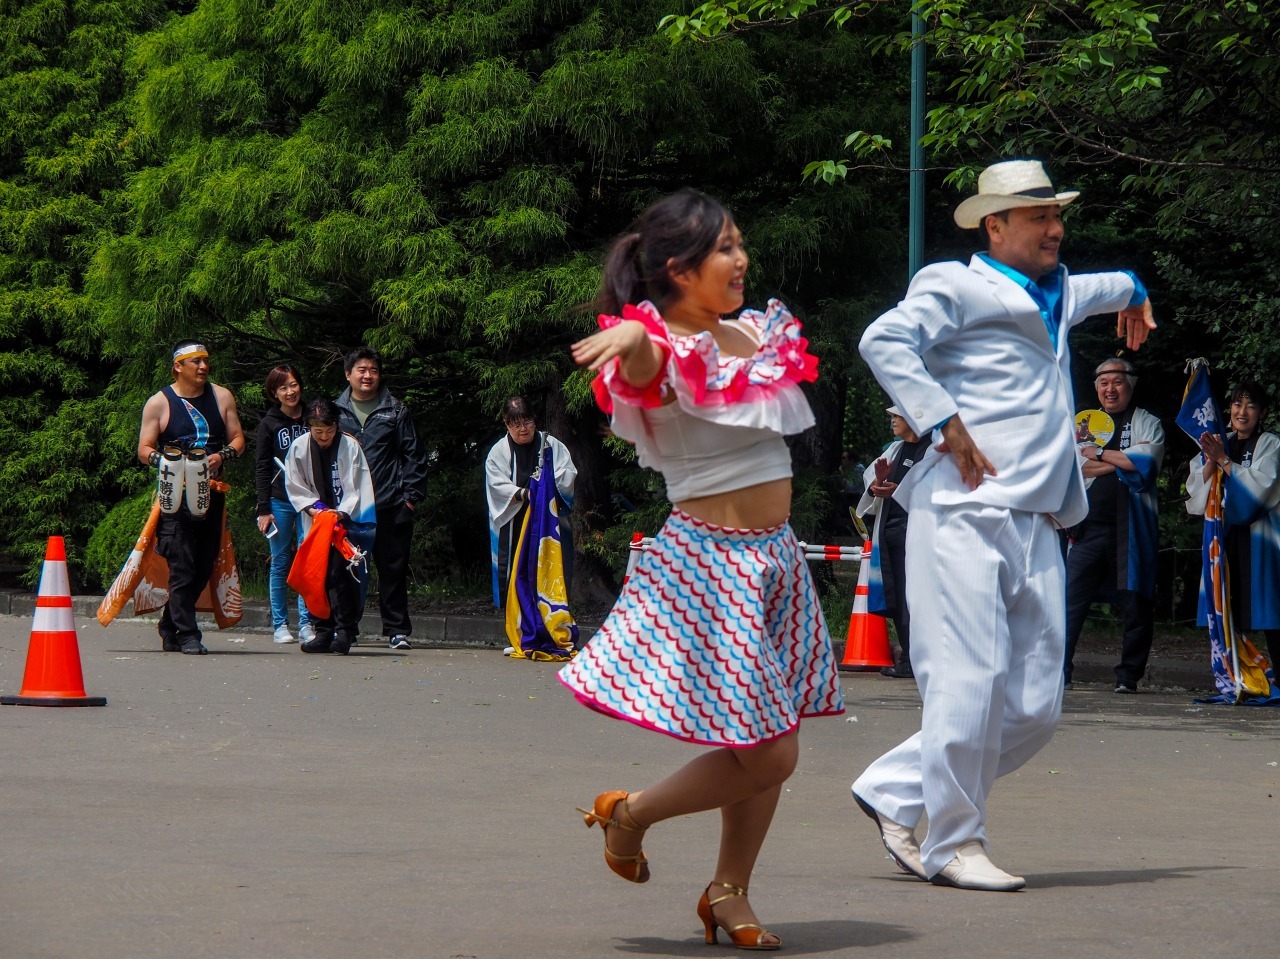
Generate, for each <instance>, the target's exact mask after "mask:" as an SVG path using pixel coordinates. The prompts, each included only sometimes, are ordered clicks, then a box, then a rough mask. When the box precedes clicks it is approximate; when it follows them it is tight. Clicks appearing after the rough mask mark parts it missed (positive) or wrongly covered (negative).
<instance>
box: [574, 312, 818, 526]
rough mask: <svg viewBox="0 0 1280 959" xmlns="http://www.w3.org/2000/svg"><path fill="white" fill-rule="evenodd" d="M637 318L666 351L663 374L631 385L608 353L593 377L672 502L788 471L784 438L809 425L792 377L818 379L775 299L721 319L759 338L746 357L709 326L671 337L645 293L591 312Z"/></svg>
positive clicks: (796, 328)
mask: <svg viewBox="0 0 1280 959" xmlns="http://www.w3.org/2000/svg"><path fill="white" fill-rule="evenodd" d="M623 320H636V321H638V322H640V323H643V324H644V325H645V327H646V328H647V329H648V331H649V338H650V339H651V340H652V341H653V342H654V343H656V344H657V345H658V347H659V349H661V350H662V352H663V353H664V355H665V356H666V364H665V366H664V369H663V371H662V373H660V374H659V375H658V377H657V378H656V379H655V380H654V381H653V382H652V383H650V384H649V385H648V386H645V387H642V388H637V387H635V386H632V385H631V384H629V383H627V382H626V381H624V380H623V379H622V376H621V375H620V374H619V372H618V366H619V360H618V359H616V358H615V359H613V360H611V361H610V362H609V363H608V364H606V365H605V367H604V368H603V369H602V370H601V371H600V375H599V376H597V377H596V378H595V380H594V381H593V382H592V388H593V390H594V391H595V395H596V402H597V403H598V404H599V405H600V408H601V409H602V410H604V411H605V412H606V413H608V414H609V415H610V418H611V421H612V427H613V432H614V433H616V434H617V435H618V436H621V437H622V438H623V439H625V440H630V441H631V442H632V443H635V445H636V453H637V454H638V456H639V459H640V465H642V466H648V467H650V468H652V469H655V470H657V471H658V472H660V473H661V474H662V476H663V478H664V479H665V480H666V483H667V498H668V499H669V500H671V501H672V502H673V503H679V502H681V501H683V500H688V499H693V498H696V497H699V496H711V495H713V494H715V493H727V492H730V491H732V490H735V489H742V488H744V487H747V486H754V485H756V484H757V483H766V482H769V481H771V480H777V479H785V478H787V477H790V476H791V451H790V450H789V449H788V448H787V444H786V442H785V441H784V440H783V437H784V436H791V435H793V434H795V433H802V432H804V431H805V430H807V429H808V428H809V427H810V426H812V425H813V412H812V411H811V410H810V409H809V401H808V400H806V399H805V396H804V393H802V392H801V390H800V386H799V384H800V383H801V382H803V381H809V382H812V381H813V380H816V379H817V378H818V359H817V357H815V356H813V355H812V354H810V353H809V352H808V346H809V342H808V340H806V339H805V338H804V336H803V335H802V334H801V328H800V322H799V321H798V320H797V319H796V318H795V317H793V316H792V315H791V313H790V312H789V311H788V310H787V308H786V307H785V306H783V305H782V303H781V302H779V301H778V300H770V301H769V304H768V306H767V307H766V308H765V310H764V312H761V311H759V310H744V311H743V312H742V313H741V314H740V315H739V317H738V319H736V320H724V321H722V322H723V323H725V324H726V325H729V326H733V327H734V328H736V329H738V330H740V331H741V332H742V333H744V334H745V335H746V336H748V337H749V338H750V339H751V340H753V341H754V342H755V343H757V344H758V346H757V348H756V351H755V353H753V354H752V355H751V356H729V355H725V354H722V353H721V352H720V350H719V347H718V346H717V345H716V341H715V337H714V336H712V335H711V333H710V332H708V331H703V332H701V333H696V334H694V335H693V336H679V335H677V334H675V333H672V332H671V331H670V330H668V329H667V325H666V323H665V322H664V321H663V319H662V317H661V316H660V315H659V313H658V310H657V308H656V307H655V306H654V305H653V304H652V303H650V302H648V301H645V302H644V303H641V304H640V305H639V306H631V305H627V306H625V307H623V310H622V316H621V317H617V316H605V315H601V316H600V317H599V324H600V328H601V329H608V328H609V327H611V326H616V325H617V324H618V323H621V322H622V321H623Z"/></svg>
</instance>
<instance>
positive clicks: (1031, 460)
mask: <svg viewBox="0 0 1280 959" xmlns="http://www.w3.org/2000/svg"><path fill="white" fill-rule="evenodd" d="M1133 290H1134V286H1133V280H1132V278H1131V277H1129V276H1128V275H1127V274H1125V273H1090V274H1083V275H1081V276H1069V275H1067V272H1066V270H1065V268H1064V269H1063V280H1062V304H1061V306H1062V309H1061V321H1060V326H1059V330H1058V346H1057V349H1056V350H1055V349H1054V347H1053V345H1052V344H1051V343H1050V340H1049V333H1048V330H1046V329H1045V325H1044V320H1042V319H1041V318H1040V310H1039V308H1038V307H1037V306H1036V303H1035V301H1034V300H1033V299H1032V298H1031V294H1029V293H1028V292H1027V291H1026V290H1024V289H1023V288H1022V287H1020V286H1019V285H1018V284H1017V283H1016V282H1014V281H1013V280H1012V279H1010V278H1009V277H1008V276H1006V275H1005V274H1003V273H1001V272H1000V271H999V270H996V269H994V268H992V267H991V266H989V265H988V264H987V263H986V262H984V261H983V260H982V258H981V257H979V256H976V255H975V256H974V257H973V259H972V260H970V261H969V265H968V266H965V265H964V264H963V263H959V262H954V261H952V262H946V263H934V264H932V265H930V266H927V267H925V268H924V269H922V270H921V271H920V272H919V273H917V274H916V275H915V278H914V279H913V280H912V281H911V285H910V287H909V288H908V289H907V296H906V299H904V300H903V301H902V302H901V303H899V304H898V305H897V306H896V307H894V308H893V309H892V310H890V311H889V312H887V313H885V314H884V315H883V316H881V317H880V318H879V319H877V320H876V321H875V322H873V323H872V324H871V325H870V326H869V327H867V330H866V332H865V333H864V334H863V336H862V342H861V344H860V347H859V348H860V350H861V352H862V356H863V359H865V360H866V361H867V363H868V365H869V366H870V367H871V370H872V372H873V373H874V374H875V377H876V379H877V380H878V381H879V383H880V385H881V386H882V387H884V390H885V392H886V393H888V394H889V396H890V397H892V399H893V402H894V403H895V404H896V405H897V406H898V408H899V409H901V410H902V411H903V413H904V415H905V418H906V420H907V422H908V423H910V424H911V428H912V429H913V430H915V431H916V432H917V433H918V434H920V435H921V436H923V435H925V434H926V433H928V431H929V430H931V429H933V427H935V426H936V425H938V424H939V423H941V422H942V421H943V420H945V419H946V418H947V417H949V416H952V415H954V414H956V413H959V414H960V419H961V421H962V422H963V423H964V425H965V427H966V428H967V429H968V430H969V433H970V435H971V436H972V437H973V440H974V442H975V443H977V445H978V448H979V449H980V450H982V452H983V453H984V454H986V457H987V459H989V460H990V461H991V462H992V463H993V464H994V465H995V468H996V474H997V475H995V476H987V477H985V478H984V479H983V481H982V483H981V484H980V485H979V486H978V488H977V489H976V490H972V491H970V490H969V488H968V487H967V486H966V485H965V484H964V482H963V481H962V480H961V478H960V470H959V469H958V468H957V467H956V465H955V460H954V458H953V457H951V456H950V455H946V454H940V453H939V452H938V451H937V449H936V448H933V447H931V448H930V450H929V452H928V453H927V454H926V455H925V457H924V459H923V460H921V462H920V463H918V464H917V465H916V466H915V467H914V468H913V469H912V470H911V472H910V473H908V474H907V475H906V477H905V478H904V479H903V482H902V483H901V484H899V486H898V490H897V492H896V493H895V494H894V498H895V499H897V500H898V501H899V502H900V503H902V505H903V506H904V507H906V509H907V510H908V511H910V510H912V509H915V508H918V506H919V505H920V504H912V502H911V497H912V493H913V491H914V490H916V489H917V488H921V489H927V490H928V491H929V493H928V497H929V498H928V501H929V502H932V503H936V504H939V505H954V504H959V503H981V504H984V505H990V506H1003V507H1007V508H1009V509H1019V510H1027V511H1029V512H1035V513H1048V514H1050V515H1051V516H1053V518H1054V519H1055V520H1056V521H1057V522H1058V523H1060V524H1061V525H1064V526H1072V525H1074V524H1076V523H1079V522H1080V521H1081V520H1083V519H1084V518H1085V516H1086V515H1087V513H1088V501H1087V500H1086V498H1085V491H1084V478H1083V476H1082V474H1081V472H1080V462H1079V457H1078V455H1077V453H1076V443H1075V428H1074V416H1073V414H1072V410H1073V407H1074V404H1073V403H1072V395H1071V369H1070V366H1071V358H1070V353H1069V351H1068V349H1067V332H1068V330H1070V329H1071V327H1073V326H1075V325H1076V324H1077V323H1079V322H1080V321H1081V320H1083V319H1085V318H1086V317H1089V316H1092V315H1094V314H1097V313H1107V312H1115V311H1119V310H1122V309H1124V308H1125V307H1126V306H1128V305H1129V300H1130V299H1132V297H1133ZM939 439H940V435H935V436H934V440H935V446H936V442H937V441H938V440H939ZM926 478H927V479H928V482H925V480H926Z"/></svg>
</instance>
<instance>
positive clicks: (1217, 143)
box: [662, 0, 1280, 385]
mask: <svg viewBox="0 0 1280 959" xmlns="http://www.w3.org/2000/svg"><path fill="white" fill-rule="evenodd" d="M873 8H876V9H878V10H879V12H880V13H881V14H882V15H884V14H887V12H888V9H889V8H893V9H894V10H895V11H896V12H897V15H898V18H899V23H900V25H902V26H904V25H905V19H906V15H907V12H908V11H909V10H912V9H914V10H915V11H916V12H917V13H918V14H919V15H920V16H921V17H922V18H923V21H924V24H925V27H926V30H925V33H924V36H923V42H924V43H925V45H926V47H927V49H928V55H929V59H930V77H929V90H928V95H929V100H930V104H931V109H930V110H929V113H928V130H927V133H926V134H925V136H924V138H923V143H924V145H925V147H926V149H927V150H928V151H929V153H930V154H931V155H932V157H933V162H934V163H935V164H937V165H938V166H942V167H944V168H946V169H948V170H949V171H950V173H949V175H948V177H947V178H946V184H947V185H950V186H955V187H960V188H966V189H967V188H970V187H971V186H972V183H973V179H974V177H975V175H976V173H977V171H978V170H979V169H980V168H981V167H982V166H984V165H986V164H987V163H989V162H991V161H992V160H993V159H996V158H1000V157H1008V156H1041V157H1047V158H1051V159H1054V160H1055V161H1056V166H1057V167H1058V169H1059V170H1060V171H1070V174H1071V179H1072V182H1073V183H1084V184H1085V185H1086V186H1087V187H1088V188H1089V189H1090V201H1089V202H1090V203H1093V202H1095V198H1102V199H1103V200H1104V202H1105V203H1106V204H1107V207H1106V209H1108V212H1109V213H1110V215H1111V217H1112V218H1113V220H1114V222H1115V223H1116V224H1117V225H1118V226H1119V228H1120V229H1121V230H1122V231H1124V232H1125V233H1127V234H1128V236H1129V238H1130V240H1131V242H1132V241H1133V239H1134V238H1135V235H1136V236H1137V237H1138V238H1140V239H1141V241H1142V242H1143V244H1144V246H1145V248H1146V252H1147V255H1149V256H1150V257H1151V258H1152V261H1153V262H1154V263H1157V264H1158V265H1159V268H1160V280H1161V281H1162V285H1163V284H1167V292H1168V293H1169V294H1171V296H1169V297H1168V303H1169V306H1172V307H1174V309H1175V310H1176V312H1175V315H1174V320H1175V322H1177V323H1178V324H1180V325H1184V326H1185V327H1187V332H1188V336H1187V337H1186V338H1185V339H1182V340H1180V341H1179V342H1180V343H1181V344H1182V345H1183V348H1184V355H1197V354H1210V355H1212V356H1213V357H1214V358H1215V359H1217V360H1221V361H1222V362H1223V363H1225V365H1226V367H1227V368H1228V370H1230V371H1231V372H1232V373H1233V374H1241V375H1242V374H1245V373H1248V374H1252V375H1260V376H1261V377H1262V378H1263V379H1264V380H1266V379H1270V381H1271V383H1272V384H1273V385H1274V384H1280V379H1276V378H1273V377H1274V374H1272V373H1271V371H1272V370H1274V369H1276V368H1277V366H1280V363H1278V362H1277V361H1278V360H1280V352H1278V351H1277V347H1276V346H1275V344H1274V338H1272V337H1270V336H1269V328H1270V321H1271V320H1272V318H1273V317H1274V316H1275V315H1276V313H1277V303H1276V300H1275V298H1274V297H1273V296H1271V294H1270V291H1271V290H1273V289H1274V288H1275V282H1274V281H1275V279H1276V270H1275V266H1274V264H1275V261H1276V253H1277V245H1278V242H1280V241H1277V240H1276V238H1275V233H1274V230H1272V229H1270V224H1272V223H1273V222H1274V221H1275V219H1276V216H1277V213H1280V209H1278V208H1277V204H1278V203H1280V200H1278V199H1277V197H1278V196H1280V193H1278V192H1277V189H1276V188H1277V186H1278V185H1280V162H1278V161H1277V157H1280V128H1277V126H1276V124H1275V123H1274V122H1272V117H1273V116H1274V114H1275V111H1276V108H1277V106H1278V105H1280V104H1278V103H1277V97H1278V96H1280V93H1277V91H1280V59H1278V58H1277V55H1276V54H1277V50H1278V48H1280V19H1278V18H1277V16H1276V14H1277V12H1280V11H1277V8H1276V5H1275V4H1273V3H1259V2H1256V0H1210V2H1197V3H1188V2H1185V0H1168V2H1151V0H1072V2H1063V3H1052V4H1025V3H1020V2H1000V3H976V2H973V0H920V2H918V3H915V4H914V5H911V4H910V3H908V2H906V0H903V2H896V3H895V2H891V0H886V2H884V3H858V4H830V3H828V4H821V3H817V2H814V0H739V2H728V3H724V2H710V3H704V4H699V5H698V6H696V7H695V8H694V9H693V10H692V12H690V13H689V14H685V15H675V14H671V15H669V16H668V17H666V18H665V19H664V20H663V21H662V29H663V31H664V32H665V33H666V35H667V36H668V37H669V38H671V39H673V40H677V41H678V40H681V39H686V38H692V39H704V40H705V39H715V38H719V37H723V36H725V35H727V34H732V33H735V32H741V31H744V30H749V29H750V28H752V27H760V26H765V25H778V24H786V23H791V24H794V23H797V22H800V21H803V20H805V19H806V18H821V19H823V20H825V22H827V23H831V24H835V25H837V26H844V27H846V28H849V29H853V28H855V27H856V28H858V29H865V27H866V25H867V24H869V23H872V22H873V21H872V20H865V21H864V18H865V17H866V14H867V12H868V11H869V10H871V9H873ZM916 42H918V40H917V38H913V37H912V36H911V34H910V33H909V32H908V31H906V30H904V29H902V28H901V26H900V27H899V29H898V31H897V32H896V34H894V35H892V36H890V35H885V36H884V37H883V38H882V43H883V48H884V49H886V50H889V51H897V52H898V53H901V54H905V53H906V52H907V51H909V50H910V48H911V47H912V45H913V44H914V43H916ZM900 132H901V131H900V130H893V129H889V128H876V127H860V128H858V129H857V130H855V131H854V132H852V133H849V134H848V135H847V137H846V140H845V146H846V147H847V148H849V149H850V150H851V158H849V159H840V160H821V159H812V162H811V163H810V165H809V167H808V169H807V175H809V176H812V177H815V178H819V179H822V180H825V181H827V182H834V181H836V180H839V179H843V178H846V177H848V176H850V175H851V173H852V172H853V171H855V170H857V171H859V175H861V171H862V170H863V169H864V168H865V166H866V165H868V164H869V165H871V166H873V167H876V168H881V167H890V168H896V169H902V168H903V167H904V161H905V156H906V143H905V139H904V138H903V137H902V136H901V135H900ZM886 134H887V135H886ZM895 134H897V136H895ZM895 144H896V145H895ZM1095 186H1096V189H1095ZM1162 292H1164V291H1162ZM1165 316H1166V318H1167V317H1168V313H1167V312H1166V313H1165ZM1205 334H1208V336H1207V337H1206V336H1205Z"/></svg>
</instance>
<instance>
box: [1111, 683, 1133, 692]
mask: <svg viewBox="0 0 1280 959" xmlns="http://www.w3.org/2000/svg"><path fill="white" fill-rule="evenodd" d="M1137 691H1138V684H1137V683H1116V692H1117V693H1128V694H1133V693H1136V692H1137Z"/></svg>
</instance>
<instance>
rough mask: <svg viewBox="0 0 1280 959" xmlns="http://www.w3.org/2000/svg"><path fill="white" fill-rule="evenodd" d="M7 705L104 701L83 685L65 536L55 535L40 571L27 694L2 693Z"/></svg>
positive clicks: (100, 703)
mask: <svg viewBox="0 0 1280 959" xmlns="http://www.w3.org/2000/svg"><path fill="white" fill-rule="evenodd" d="M0 703H2V704H4V705H5V706H105V705H106V704H107V701H106V699H105V698H103V697H102V696H89V695H86V694H85V691H84V675H83V674H82V673H81V672H80V646H79V644H78V643H77V642H76V621H75V617H74V616H72V615H71V577H70V576H68V575H67V550H66V546H65V545H64V543H63V541H62V537H61V536H50V537H49V545H48V546H46V547H45V551H44V569H43V570H41V572H40V592H39V594H38V595H37V597H36V615H35V619H34V621H33V622H32V624H31V645H30V646H28V647H27V671H26V674H25V675H24V676H23V677H22V695H20V696H0Z"/></svg>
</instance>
